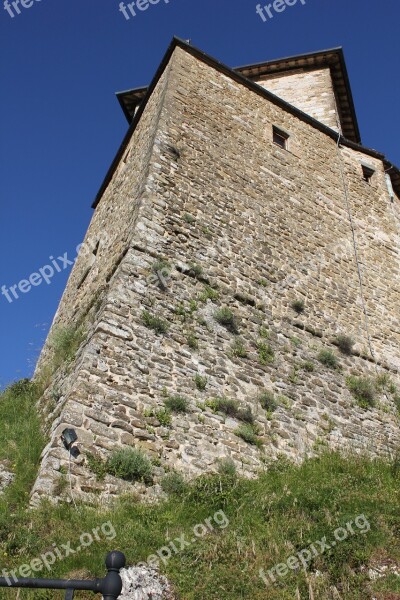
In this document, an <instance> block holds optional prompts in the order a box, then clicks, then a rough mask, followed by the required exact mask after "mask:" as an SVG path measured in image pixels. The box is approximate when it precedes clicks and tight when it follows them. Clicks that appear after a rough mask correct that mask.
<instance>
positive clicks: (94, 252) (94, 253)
mask: <svg viewBox="0 0 400 600" xmlns="http://www.w3.org/2000/svg"><path fill="white" fill-rule="evenodd" d="M99 246H100V240H99V241H98V242H97V244H96V247H95V248H94V249H93V255H94V256H97V252H98V251H99Z"/></svg>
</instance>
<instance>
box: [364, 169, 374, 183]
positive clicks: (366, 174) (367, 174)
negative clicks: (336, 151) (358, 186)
mask: <svg viewBox="0 0 400 600" xmlns="http://www.w3.org/2000/svg"><path fill="white" fill-rule="evenodd" d="M361 168H362V172H363V179H364V181H366V182H367V183H371V179H372V177H373V174H374V173H375V171H374V169H373V168H372V167H368V165H361Z"/></svg>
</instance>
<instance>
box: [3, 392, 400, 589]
mask: <svg viewBox="0 0 400 600" xmlns="http://www.w3.org/2000/svg"><path fill="white" fill-rule="evenodd" d="M30 393H31V392H30V391H29V390H28V391H26V392H25V391H24V392H23V396H24V399H22V395H21V393H18V396H17V398H18V402H19V404H18V406H17V407H16V406H15V400H16V397H15V396H14V394H15V392H13V393H12V395H10V394H11V392H10V391H7V392H6V395H4V394H3V395H2V397H1V403H0V409H1V413H0V414H1V418H2V419H3V421H2V423H3V424H4V422H7V421H10V422H11V423H12V424H13V427H14V436H11V437H10V434H8V438H7V439H8V440H14V441H17V442H18V447H20V446H21V445H22V442H23V440H24V439H26V443H25V453H24V460H22V461H21V462H19V463H18V471H20V472H21V474H20V475H17V481H18V482H19V483H18V484H17V483H16V484H12V485H13V486H14V485H16V486H17V487H18V488H19V489H20V490H21V491H22V490H24V492H23V493H22V494H21V495H20V496H18V498H16V496H13V495H12V494H11V493H10V492H7V495H8V497H7V500H4V499H1V500H0V502H1V503H2V505H4V506H5V507H6V513H5V515H4V517H3V519H2V523H1V530H0V531H1V536H0V556H1V566H2V568H4V569H12V568H18V567H19V566H20V565H22V564H24V563H27V562H29V561H30V560H31V559H33V558H37V557H40V555H41V554H42V553H43V552H46V551H48V550H49V549H51V548H52V544H56V545H57V546H58V547H59V548H62V544H68V542H70V544H71V548H76V547H77V546H78V545H79V536H80V535H81V533H83V532H91V531H92V530H93V529H94V528H96V527H100V526H101V525H102V524H108V525H109V526H108V527H107V530H105V531H107V532H108V535H109V536H110V537H109V539H106V536H105V535H104V534H102V533H101V532H100V540H99V541H96V540H95V541H94V543H93V544H92V545H91V546H90V547H88V548H84V549H82V550H81V551H80V552H78V553H75V554H72V553H71V554H69V555H68V556H67V557H65V558H63V559H62V560H59V561H56V562H55V563H54V564H53V565H52V567H51V570H50V571H49V572H48V571H47V570H46V571H43V572H39V573H36V576H38V577H57V578H59V577H63V578H65V577H71V576H72V577H77V576H78V577H79V578H84V577H102V576H104V574H105V568H104V554H105V552H106V551H107V550H108V549H111V548H116V549H119V550H121V551H123V552H124V553H125V554H126V557H127V563H128V565H132V564H136V563H138V562H140V561H146V559H147V557H148V556H149V555H151V554H154V553H156V552H157V550H159V549H160V548H161V547H162V546H165V545H167V544H168V543H169V540H174V539H175V538H179V537H180V536H182V534H184V536H185V539H186V540H191V539H192V538H193V528H194V527H195V526H196V524H200V523H205V521H206V519H208V520H211V521H212V522H213V523H214V525H215V527H214V530H213V531H212V532H210V533H208V534H207V535H204V536H203V537H199V538H197V539H196V541H195V542H193V543H191V544H190V545H189V546H186V547H185V548H183V549H182V550H181V551H180V552H179V553H178V554H176V555H175V554H174V553H172V554H173V555H172V557H171V559H170V560H169V561H168V562H166V564H165V565H164V564H163V563H161V564H160V567H161V572H162V573H164V574H165V575H166V576H167V577H168V578H169V579H170V580H171V582H172V583H173V585H174V587H175V588H176V590H177V592H178V594H179V596H180V597H181V598H182V599H185V600H204V598H208V599H209V600H228V599H229V600H232V599H234V600H239V599H244V598H252V600H264V599H265V598H268V599H269V600H293V599H294V598H296V590H299V592H298V593H299V594H300V597H301V598H304V599H308V598H309V596H308V594H309V582H311V586H312V590H313V593H314V596H315V599H316V600H319V599H321V600H325V598H326V599H327V600H330V599H331V598H332V596H331V595H330V591H329V590H330V588H331V586H335V587H336V588H337V589H338V591H339V593H340V597H342V598H345V599H346V600H360V598H370V597H372V595H373V594H372V590H385V591H386V592H393V593H394V592H396V591H397V592H398V591H399V582H398V578H395V577H387V578H384V579H382V580H379V581H377V582H370V581H369V580H368V576H367V573H366V572H365V571H363V572H360V571H359V568H360V566H361V565H368V564H369V561H370V560H371V559H374V557H379V556H387V557H389V558H391V559H392V560H394V561H400V538H399V535H398V532H399V530H400V515H399V511H398V506H399V483H400V479H399V478H400V469H399V468H394V464H391V463H389V462H386V461H384V460H373V461H371V460H370V459H367V458H364V457H361V456H355V455H354V456H348V457H343V456H340V455H339V454H337V453H333V452H327V453H326V454H323V455H321V456H319V457H318V458H314V459H307V460H306V461H305V462H304V463H303V464H302V465H301V466H295V465H292V464H290V463H289V462H288V461H287V460H285V459H281V460H279V461H278V462H275V463H272V464H271V465H270V466H269V468H268V470H267V471H266V472H265V473H264V474H261V475H260V476H259V477H258V478H257V479H254V480H245V479H242V478H240V477H239V476H236V475H235V474H234V470H233V469H232V467H231V466H230V467H228V468H227V469H225V468H222V469H221V470H222V474H216V475H204V476H201V477H200V478H199V479H197V480H195V481H194V482H193V483H191V484H184V482H183V484H182V478H181V477H180V476H179V475H176V474H172V473H171V474H170V475H168V476H167V478H165V479H164V480H163V484H162V485H163V487H164V488H165V489H166V491H167V492H168V494H169V496H170V497H169V498H168V499H167V500H165V501H163V502H161V503H159V504H155V505H154V504H150V505H149V504H147V505H146V504H140V503H138V502H137V501H136V500H135V498H134V497H133V496H129V495H125V496H122V497H120V498H119V500H117V501H116V502H115V503H114V504H113V505H112V506H110V507H107V506H104V505H100V504H99V506H83V505H80V504H78V508H77V509H75V508H74V506H73V505H71V504H67V503H63V504H60V505H58V506H53V505H51V504H50V503H45V504H43V505H42V506H41V508H40V509H38V510H35V511H25V510H24V508H25V506H26V498H27V493H28V491H29V489H30V486H31V484H32V474H33V473H34V471H35V468H36V466H37V458H38V453H37V455H36V458H35V460H34V461H33V463H32V461H30V463H29V464H31V465H32V464H33V467H34V468H33V470H32V469H31V477H28V478H27V479H26V480H24V482H23V483H22V480H21V476H22V477H25V473H26V471H27V469H26V464H25V463H26V459H27V456H28V455H27V453H26V449H27V448H28V447H29V448H31V449H32V444H33V441H34V435H32V433H30V431H31V429H30V427H28V424H27V422H28V421H30V425H31V426H32V423H33V422H34V421H32V413H31V410H32V407H33V403H32V402H30V400H31V399H32V398H31V397H30ZM11 397H12V400H13V401H11ZM6 408H7V410H11V413H10V414H8V415H7V420H6V421H4V418H5V415H6V414H7V410H6ZM13 408H14V409H15V414H14V413H13V410H12V409H13ZM19 411H22V413H21V414H22V415H23V417H24V419H22V422H21V419H19V418H18V414H19ZM25 421H26V422H25ZM36 425H37V423H36ZM15 427H16V428H17V429H15ZM17 430H18V431H17ZM0 444H1V448H2V450H3V452H4V448H6V450H7V454H8V455H9V454H10V452H13V451H14V450H15V448H14V450H13V447H12V445H11V446H8V445H7V446H6V441H3V438H1V441H0ZM38 450H39V451H40V448H39V449H38ZM11 497H14V498H16V500H17V502H16V504H15V503H14V504H12V505H11V506H10V505H9V504H8V501H9V499H10V498H11ZM220 511H223V513H221V512H220ZM217 514H218V515H219V516H221V515H222V514H223V515H224V519H223V524H224V526H223V527H219V526H217V524H216V521H215V520H214V517H215V518H216V515H217ZM360 515H364V519H363V520H362V521H360V519H359V521H358V522H359V523H361V522H362V524H364V525H365V524H366V522H367V521H368V523H369V524H370V528H367V527H363V528H357V527H356V526H355V525H354V521H355V519H356V518H357V517H358V516H360ZM350 521H352V522H353V529H354V531H355V534H354V535H349V536H348V537H347V539H346V540H345V541H343V542H340V543H337V544H336V545H335V546H331V548H330V549H329V550H326V551H325V552H324V553H322V554H320V555H318V556H314V557H313V558H312V560H311V561H310V563H309V565H308V569H307V572H306V573H305V572H304V571H303V570H297V571H289V573H288V575H287V576H286V577H284V578H281V579H278V581H277V583H275V584H273V585H271V586H270V587H269V588H268V589H266V587H265V584H264V582H263V581H262V579H261V578H260V576H259V572H260V569H264V571H267V570H268V569H271V568H272V567H274V566H275V565H277V564H278V563H282V562H285V561H286V560H287V559H288V558H289V557H290V556H291V555H295V554H296V553H298V552H300V551H301V550H303V549H305V548H308V547H309V545H310V544H311V543H314V542H315V541H317V540H322V539H323V538H324V537H326V539H327V541H328V542H329V541H331V540H332V539H333V532H334V531H335V530H336V528H338V527H345V526H346V523H349V522H350ZM221 522H222V521H221V520H219V523H221ZM111 526H112V527H111ZM361 531H364V533H361ZM111 533H112V535H111ZM114 534H115V537H114ZM111 537H113V538H114V539H111ZM178 548H180V545H179V544H178ZM316 570H318V571H319V572H320V574H321V575H320V576H319V577H318V578H313V577H312V576H311V575H310V573H311V572H315V571H316ZM78 574H79V575H78ZM375 595H376V594H375ZM0 598H1V599H5V600H9V599H10V600H11V599H13V600H15V599H16V592H15V591H13V590H8V589H2V590H0ZM19 598H20V600H50V599H56V600H61V598H63V594H62V593H61V592H53V591H51V592H50V591H49V592H38V591H29V590H21V593H20V596H19ZM77 598H80V599H84V600H89V599H90V598H92V594H89V593H79V594H77Z"/></svg>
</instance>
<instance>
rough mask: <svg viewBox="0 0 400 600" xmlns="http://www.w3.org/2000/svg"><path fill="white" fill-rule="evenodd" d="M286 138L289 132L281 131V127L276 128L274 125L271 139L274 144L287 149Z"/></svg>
mask: <svg viewBox="0 0 400 600" xmlns="http://www.w3.org/2000/svg"><path fill="white" fill-rule="evenodd" d="M288 139H289V134H287V133H286V132H285V131H282V129H278V127H275V126H274V127H273V130H272V140H273V142H274V144H276V145H277V146H280V147H281V148H283V149H284V150H287V146H288Z"/></svg>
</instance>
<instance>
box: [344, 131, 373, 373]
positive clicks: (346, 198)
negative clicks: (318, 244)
mask: <svg viewBox="0 0 400 600" xmlns="http://www.w3.org/2000/svg"><path fill="white" fill-rule="evenodd" d="M340 138H341V130H340V126H339V135H338V140H337V144H336V151H337V155H338V159H339V167H340V172H341V176H342V182H343V190H344V197H345V200H346V207H347V214H348V216H349V222H350V227H351V235H352V238H353V248H354V257H355V261H356V264H357V273H358V282H359V286H360V296H361V302H362V307H363V312H364V319H365V332H366V335H367V340H368V347H369V351H370V353H371V357H372V358H373V360H374V363H375V368H376V369H377V364H376V358H375V353H374V349H373V347H372V341H371V335H370V330H369V317H368V311H367V305H366V302H365V297H364V286H363V278H362V273H361V264H360V260H359V256H358V247H357V237H356V230H355V226H354V220H353V214H352V211H351V205H350V197H349V190H348V187H347V181H346V176H345V170H344V164H343V159H342V155H341V153H340Z"/></svg>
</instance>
